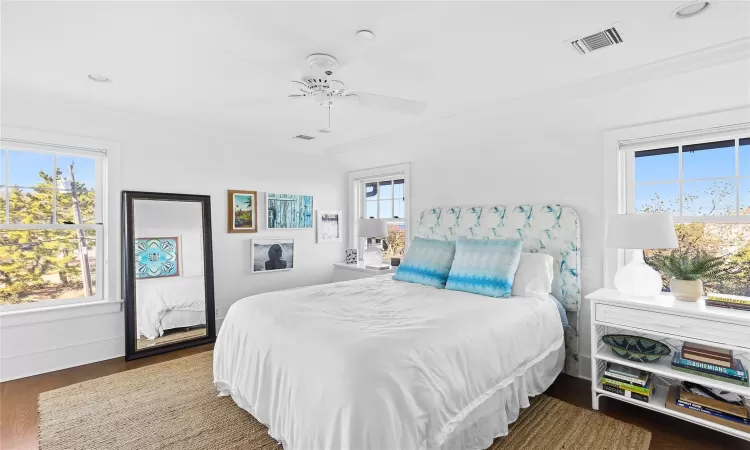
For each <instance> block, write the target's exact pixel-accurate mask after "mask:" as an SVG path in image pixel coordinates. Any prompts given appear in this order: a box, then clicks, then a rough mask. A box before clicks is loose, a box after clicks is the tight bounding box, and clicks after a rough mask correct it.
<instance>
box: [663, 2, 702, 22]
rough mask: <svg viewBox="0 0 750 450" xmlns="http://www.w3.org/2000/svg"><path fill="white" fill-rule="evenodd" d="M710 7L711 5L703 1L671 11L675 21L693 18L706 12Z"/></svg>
mask: <svg viewBox="0 0 750 450" xmlns="http://www.w3.org/2000/svg"><path fill="white" fill-rule="evenodd" d="M709 6H711V3H709V2H704V1H697V2H690V3H687V4H685V5H682V6H680V7H679V8H677V9H675V10H674V11H672V16H674V17H676V18H677V19H688V18H690V17H695V16H697V15H698V14H700V13H702V12H703V11H705V10H707V9H708V7H709Z"/></svg>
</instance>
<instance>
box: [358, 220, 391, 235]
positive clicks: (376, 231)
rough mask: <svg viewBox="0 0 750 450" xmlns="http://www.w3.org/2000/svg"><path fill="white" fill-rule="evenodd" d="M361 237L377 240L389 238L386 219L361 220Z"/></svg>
mask: <svg viewBox="0 0 750 450" xmlns="http://www.w3.org/2000/svg"><path fill="white" fill-rule="evenodd" d="M359 237H361V238H377V239H381V238H385V237H388V222H386V221H385V219H359Z"/></svg>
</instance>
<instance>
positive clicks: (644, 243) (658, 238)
mask: <svg viewBox="0 0 750 450" xmlns="http://www.w3.org/2000/svg"><path fill="white" fill-rule="evenodd" d="M606 246H607V247H608V248H624V249H634V250H644V249H661V248H679V246H680V245H679V242H677V233H675V231H674V220H672V216H671V215H670V214H613V215H611V216H609V221H608V223H607V240H606Z"/></svg>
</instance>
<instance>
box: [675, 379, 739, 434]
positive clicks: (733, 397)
mask: <svg viewBox="0 0 750 450" xmlns="http://www.w3.org/2000/svg"><path fill="white" fill-rule="evenodd" d="M665 406H666V407H667V408H668V409H672V410H674V411H679V412H681V413H684V414H688V415H690V416H693V417H699V418H701V419H704V420H708V421H710V422H714V423H719V424H722V425H725V426H728V427H730V428H734V429H737V430H742V431H746V432H747V431H750V413H748V410H747V405H746V404H745V401H744V399H743V398H742V397H741V396H739V395H737V394H732V393H729V392H725V391H720V390H717V389H711V388H706V387H704V386H701V385H698V384H695V383H688V382H683V383H682V385H681V386H672V387H671V388H670V392H669V395H668V396H667V403H666V405H665Z"/></svg>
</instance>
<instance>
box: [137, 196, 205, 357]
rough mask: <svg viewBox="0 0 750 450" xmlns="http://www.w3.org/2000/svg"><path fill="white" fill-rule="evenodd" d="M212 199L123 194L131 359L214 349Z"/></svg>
mask: <svg viewBox="0 0 750 450" xmlns="http://www.w3.org/2000/svg"><path fill="white" fill-rule="evenodd" d="M210 217H211V215H210V200H209V197H208V196H201V195H185V194H159V193H148V192H130V191H126V192H123V221H124V222H123V225H124V226H123V230H124V234H123V245H124V251H123V254H124V255H127V256H126V257H125V264H123V266H124V270H123V286H124V291H125V292H124V294H125V303H126V315H125V316H126V317H125V321H126V324H125V325H126V359H128V360H130V359H135V358H140V357H144V356H150V355H154V354H158V353H163V352H166V351H171V350H176V349H179V348H184V347H188V346H193V345H202V344H205V343H209V342H213V341H214V340H215V337H216V331H215V322H214V299H213V269H212V253H211V223H210Z"/></svg>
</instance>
